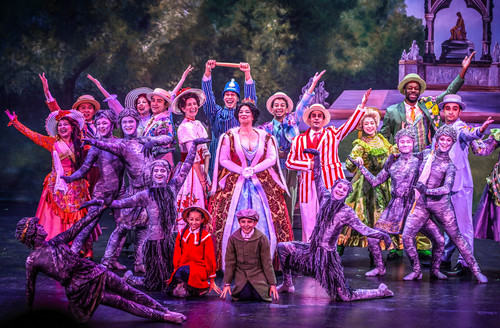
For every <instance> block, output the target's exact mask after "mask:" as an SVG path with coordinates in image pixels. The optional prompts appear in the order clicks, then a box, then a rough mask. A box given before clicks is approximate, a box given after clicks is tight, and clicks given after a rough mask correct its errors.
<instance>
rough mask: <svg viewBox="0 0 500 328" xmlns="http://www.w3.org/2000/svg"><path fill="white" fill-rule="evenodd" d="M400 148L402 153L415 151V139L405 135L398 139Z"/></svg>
mask: <svg viewBox="0 0 500 328" xmlns="http://www.w3.org/2000/svg"><path fill="white" fill-rule="evenodd" d="M398 149H399V151H400V152H401V153H402V154H408V153H411V152H413V139H412V138H410V137H408V136H403V137H401V138H400V139H399V140H398Z"/></svg>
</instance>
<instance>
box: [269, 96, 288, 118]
mask: <svg viewBox="0 0 500 328" xmlns="http://www.w3.org/2000/svg"><path fill="white" fill-rule="evenodd" d="M272 106H273V107H272V108H273V115H274V118H275V119H276V120H278V121H280V122H281V120H282V119H283V118H284V117H285V115H286V114H287V113H288V109H287V106H288V104H287V102H286V101H285V99H283V98H276V99H274V101H273V104H272Z"/></svg>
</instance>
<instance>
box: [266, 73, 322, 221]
mask: <svg viewBox="0 0 500 328" xmlns="http://www.w3.org/2000/svg"><path fill="white" fill-rule="evenodd" d="M324 73H325V71H322V72H321V73H318V72H316V74H315V75H314V77H313V81H312V83H311V86H310V87H309V90H307V91H306V92H305V93H304V95H303V97H302V99H301V100H300V102H299V103H298V104H297V108H296V110H295V112H293V113H292V110H293V101H292V99H291V98H290V97H288V96H287V95H286V94H285V93H284V92H276V93H275V94H274V95H272V96H271V97H269V99H268V100H267V103H266V107H267V110H268V111H269V113H271V114H272V115H273V116H274V118H273V119H272V121H269V122H266V123H264V124H262V125H261V126H260V127H259V128H260V129H263V130H265V131H266V132H267V133H269V134H271V135H273V136H274V137H275V138H276V140H277V142H278V154H279V161H280V166H281V170H282V172H283V173H284V174H285V179H286V184H287V187H288V191H289V193H290V195H288V194H285V201H286V206H287V208H288V213H289V214H290V219H292V218H293V212H294V209H295V201H296V199H297V171H294V170H288V169H287V168H286V166H285V162H286V158H287V157H288V153H289V152H290V147H291V146H292V140H293V138H295V137H296V136H298V135H299V133H300V132H299V123H300V120H301V119H302V115H303V114H304V110H305V109H306V108H307V106H308V105H309V102H310V101H311V99H312V97H313V96H314V88H315V87H316V84H317V83H318V81H319V79H320V78H321V76H322V75H323V74H324Z"/></svg>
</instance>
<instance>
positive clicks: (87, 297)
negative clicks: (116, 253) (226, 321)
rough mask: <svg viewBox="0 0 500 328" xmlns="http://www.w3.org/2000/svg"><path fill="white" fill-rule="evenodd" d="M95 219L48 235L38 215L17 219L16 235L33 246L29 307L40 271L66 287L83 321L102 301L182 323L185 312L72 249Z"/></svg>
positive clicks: (29, 266)
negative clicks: (74, 242)
mask: <svg viewBox="0 0 500 328" xmlns="http://www.w3.org/2000/svg"><path fill="white" fill-rule="evenodd" d="M93 220H95V218H93V217H91V216H86V217H85V218H83V219H82V220H80V221H78V222H76V223H75V224H74V225H73V226H71V227H70V228H69V229H68V230H66V231H63V232H60V233H59V234H57V235H55V236H53V237H51V238H49V239H47V238H48V233H47V232H46V231H45V229H44V226H43V225H41V224H40V223H39V219H38V218H37V217H25V218H23V219H21V220H20V221H19V222H18V223H17V226H16V232H15V236H16V238H17V239H18V240H19V241H20V242H21V243H23V244H24V245H25V246H26V247H28V248H30V249H32V251H31V253H30V254H29V255H28V258H27V259H26V284H27V285H26V300H27V303H28V308H29V309H30V310H32V309H33V303H34V300H35V284H36V278H37V275H38V273H43V274H45V275H47V276H48V277H50V278H52V279H54V280H56V281H58V282H59V283H60V284H61V285H62V286H63V287H64V288H65V290H66V296H67V298H68V307H69V310H70V312H71V313H72V315H73V316H74V317H75V318H76V319H78V320H79V321H81V322H86V321H88V320H90V319H91V318H92V316H93V314H94V312H95V311H96V310H97V308H98V307H99V305H101V304H102V305H106V306H109V307H113V308H116V309H119V310H122V311H126V312H128V313H131V314H133V315H136V316H139V317H143V318H148V319H152V320H156V321H163V322H175V323H181V322H183V321H184V320H186V317H185V316H184V315H183V314H181V313H177V312H172V311H169V310H168V309H167V308H166V307H164V306H163V305H161V304H160V303H158V302H157V301H155V300H154V299H153V298H151V297H150V296H148V295H147V294H145V293H143V292H141V291H139V290H137V289H135V288H133V287H131V286H130V285H128V284H127V283H126V282H125V281H124V280H123V279H122V278H120V277H119V276H118V275H116V274H115V273H113V272H111V271H109V270H107V269H106V268H104V267H103V266H102V265H98V264H96V263H95V262H93V261H90V260H87V259H85V258H81V257H79V256H78V255H76V254H75V253H73V252H72V251H71V250H70V249H69V247H68V244H69V243H71V241H72V240H73V239H74V238H75V237H76V236H77V235H78V234H79V233H80V232H81V231H82V229H84V228H85V227H86V226H87V225H88V224H90V223H92V221H93Z"/></svg>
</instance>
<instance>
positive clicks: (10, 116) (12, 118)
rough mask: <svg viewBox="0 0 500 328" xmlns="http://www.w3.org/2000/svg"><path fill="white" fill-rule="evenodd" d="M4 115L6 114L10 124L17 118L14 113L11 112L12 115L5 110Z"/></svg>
mask: <svg viewBox="0 0 500 328" xmlns="http://www.w3.org/2000/svg"><path fill="white" fill-rule="evenodd" d="M5 114H7V116H8V117H9V120H10V121H11V122H12V121H14V120H15V119H16V118H17V115H16V112H12V114H11V113H10V111H9V110H8V109H6V110H5Z"/></svg>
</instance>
